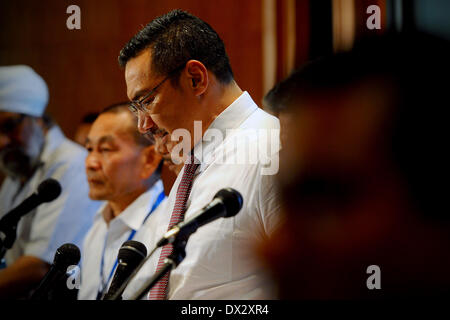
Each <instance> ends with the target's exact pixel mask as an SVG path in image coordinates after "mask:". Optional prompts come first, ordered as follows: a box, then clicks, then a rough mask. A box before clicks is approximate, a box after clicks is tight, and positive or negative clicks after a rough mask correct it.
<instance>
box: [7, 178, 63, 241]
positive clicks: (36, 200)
mask: <svg viewBox="0 0 450 320" xmlns="http://www.w3.org/2000/svg"><path fill="white" fill-rule="evenodd" d="M60 194H61V185H60V184H59V182H58V181H56V180H55V179H51V178H50V179H46V180H44V181H42V182H41V183H40V184H39V186H38V189H37V192H35V193H33V194H32V195H31V196H29V197H28V198H26V199H25V200H23V201H22V203H21V204H19V205H18V206H17V207H15V208H14V209H12V210H11V211H9V212H8V213H7V214H6V215H5V216H4V217H3V218H2V219H1V220H0V231H3V232H5V233H6V231H7V230H8V229H10V228H14V227H15V225H17V223H18V222H19V220H20V218H21V217H22V216H24V215H25V214H27V213H28V212H30V211H31V210H33V209H35V208H36V207H37V206H39V205H40V204H42V203H44V202H50V201H53V200H55V199H56V198H57V197H58V196H59V195H60ZM13 242H14V240H13Z"/></svg>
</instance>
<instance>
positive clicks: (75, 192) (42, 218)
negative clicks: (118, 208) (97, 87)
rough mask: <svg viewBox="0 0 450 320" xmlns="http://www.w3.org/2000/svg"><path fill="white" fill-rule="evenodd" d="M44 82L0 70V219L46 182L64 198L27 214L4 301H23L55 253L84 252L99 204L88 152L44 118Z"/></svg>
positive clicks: (25, 70) (3, 285)
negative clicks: (91, 186) (90, 182)
mask: <svg viewBox="0 0 450 320" xmlns="http://www.w3.org/2000/svg"><path fill="white" fill-rule="evenodd" d="M47 102H48V89H47V85H46V83H45V81H44V80H43V79H42V78H41V77H40V76H39V75H38V74H37V73H35V72H34V71H33V70H32V69H31V68H30V67H28V66H24V65H19V66H8V67H0V142H1V144H0V168H1V170H2V171H3V173H4V174H5V175H6V176H7V178H6V179H5V180H4V181H3V184H2V186H1V190H0V218H1V217H2V216H3V215H5V214H6V213H8V212H9V211H10V210H11V209H13V208H14V207H16V206H17V205H19V204H20V203H21V202H22V201H23V200H24V199H26V198H27V197H28V196H30V195H31V194H32V193H34V192H36V189H37V187H38V185H39V184H40V183H41V182H42V181H43V180H45V179H48V178H54V179H56V180H58V181H59V183H60V184H61V187H62V193H61V194H60V195H59V197H58V198H57V199H56V200H53V201H51V202H49V203H44V204H42V205H40V206H39V207H37V209H35V210H33V211H31V212H30V213H28V214H26V215H25V216H24V217H22V219H21V220H20V222H19V225H18V228H17V238H16V241H15V243H14V245H13V247H12V248H11V249H10V250H8V251H7V253H6V256H5V260H6V268H5V269H3V270H0V297H1V298H18V297H25V296H26V295H27V293H28V292H29V291H30V290H31V289H33V288H34V287H35V286H36V285H37V284H38V283H39V281H40V280H41V278H42V277H43V276H44V275H45V273H46V272H47V271H48V268H49V265H50V264H51V263H52V262H53V258H54V255H55V251H56V249H57V248H58V247H59V246H61V245H62V244H64V243H67V242H71V243H73V244H75V245H78V246H81V243H82V240H83V238H84V235H85V234H86V232H87V231H88V229H89V227H90V225H91V223H92V218H93V215H94V213H95V211H96V210H97V208H98V206H99V205H100V203H98V202H95V201H92V200H90V199H89V197H88V186H87V180H86V175H85V174H84V158H85V156H86V152H85V151H84V150H83V148H82V147H80V146H78V145H76V144H75V143H73V142H71V141H69V140H68V139H67V138H66V137H65V136H64V135H63V133H62V131H61V129H60V128H59V127H58V126H57V125H56V124H54V123H53V122H52V121H51V120H50V119H49V118H48V117H47V116H45V115H44V110H45V107H46V106H47Z"/></svg>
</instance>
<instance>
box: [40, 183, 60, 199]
mask: <svg viewBox="0 0 450 320" xmlns="http://www.w3.org/2000/svg"><path fill="white" fill-rule="evenodd" d="M37 194H38V196H39V198H40V199H41V201H42V202H50V201H53V200H55V199H56V198H58V197H59V195H60V194H61V185H60V184H59V182H58V181H56V180H55V179H52V178H49V179H46V180H44V181H42V182H41V183H40V184H39V186H38V189H37Z"/></svg>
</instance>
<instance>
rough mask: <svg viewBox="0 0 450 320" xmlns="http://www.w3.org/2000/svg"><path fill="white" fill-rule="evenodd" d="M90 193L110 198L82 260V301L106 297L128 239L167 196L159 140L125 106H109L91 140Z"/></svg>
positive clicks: (87, 240) (88, 145)
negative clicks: (139, 128) (157, 146)
mask: <svg viewBox="0 0 450 320" xmlns="http://www.w3.org/2000/svg"><path fill="white" fill-rule="evenodd" d="M86 149H87V150H88V156H87V158H86V174H87V177H88V182H89V197H90V198H91V199H95V200H106V203H105V204H104V205H103V206H102V207H101V208H100V210H99V211H98V212H97V214H96V216H95V218H94V224H93V226H92V228H91V229H90V231H89V232H88V234H87V236H86V238H85V241H84V245H83V249H82V260H81V287H80V291H79V294H78V299H88V300H92V299H100V298H101V297H102V296H103V295H104V294H105V293H106V292H107V291H108V287H109V285H110V282H111V279H112V278H113V275H114V272H115V267H116V265H117V263H116V261H117V253H118V251H119V248H120V247H121V245H122V244H123V242H125V241H127V240H131V239H133V238H134V235H135V233H136V231H138V230H139V228H140V227H141V226H142V225H143V223H144V222H145V221H146V219H147V218H149V217H150V216H151V215H152V213H153V212H154V211H155V210H156V208H157V207H158V205H159V204H160V203H161V202H162V200H163V199H164V198H165V196H164V190H163V184H162V181H161V180H160V164H161V156H160V155H158V154H157V153H156V152H155V149H154V143H153V141H151V140H150V139H149V138H147V137H144V136H143V135H140V134H139V133H138V131H137V129H136V117H135V116H134V115H133V114H132V113H131V112H130V111H129V110H128V107H127V106H126V105H123V104H119V105H114V106H111V107H109V108H107V109H105V110H104V111H103V112H102V113H101V114H100V115H99V117H98V118H97V120H96V121H95V122H94V124H93V126H92V128H91V130H90V132H89V135H88V138H87V141H86Z"/></svg>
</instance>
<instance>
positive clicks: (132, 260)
mask: <svg viewBox="0 0 450 320" xmlns="http://www.w3.org/2000/svg"><path fill="white" fill-rule="evenodd" d="M146 256H147V248H146V247H145V245H144V244H143V243H141V242H139V241H134V240H128V241H125V242H124V243H123V244H122V247H120V249H119V254H118V255H117V260H118V261H119V263H118V265H117V268H116V271H115V273H114V277H113V279H112V281H111V285H110V287H109V290H108V292H107V293H106V294H105V296H104V297H103V299H102V300H111V298H112V297H113V296H120V297H121V295H122V292H123V290H122V291H120V289H121V287H122V284H123V283H124V282H125V281H126V280H127V279H128V277H129V276H130V275H131V274H132V273H133V271H134V270H135V269H136V268H137V266H138V265H139V264H140V263H141V262H142V260H144V258H145V257H146ZM124 289H125V288H124Z"/></svg>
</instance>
